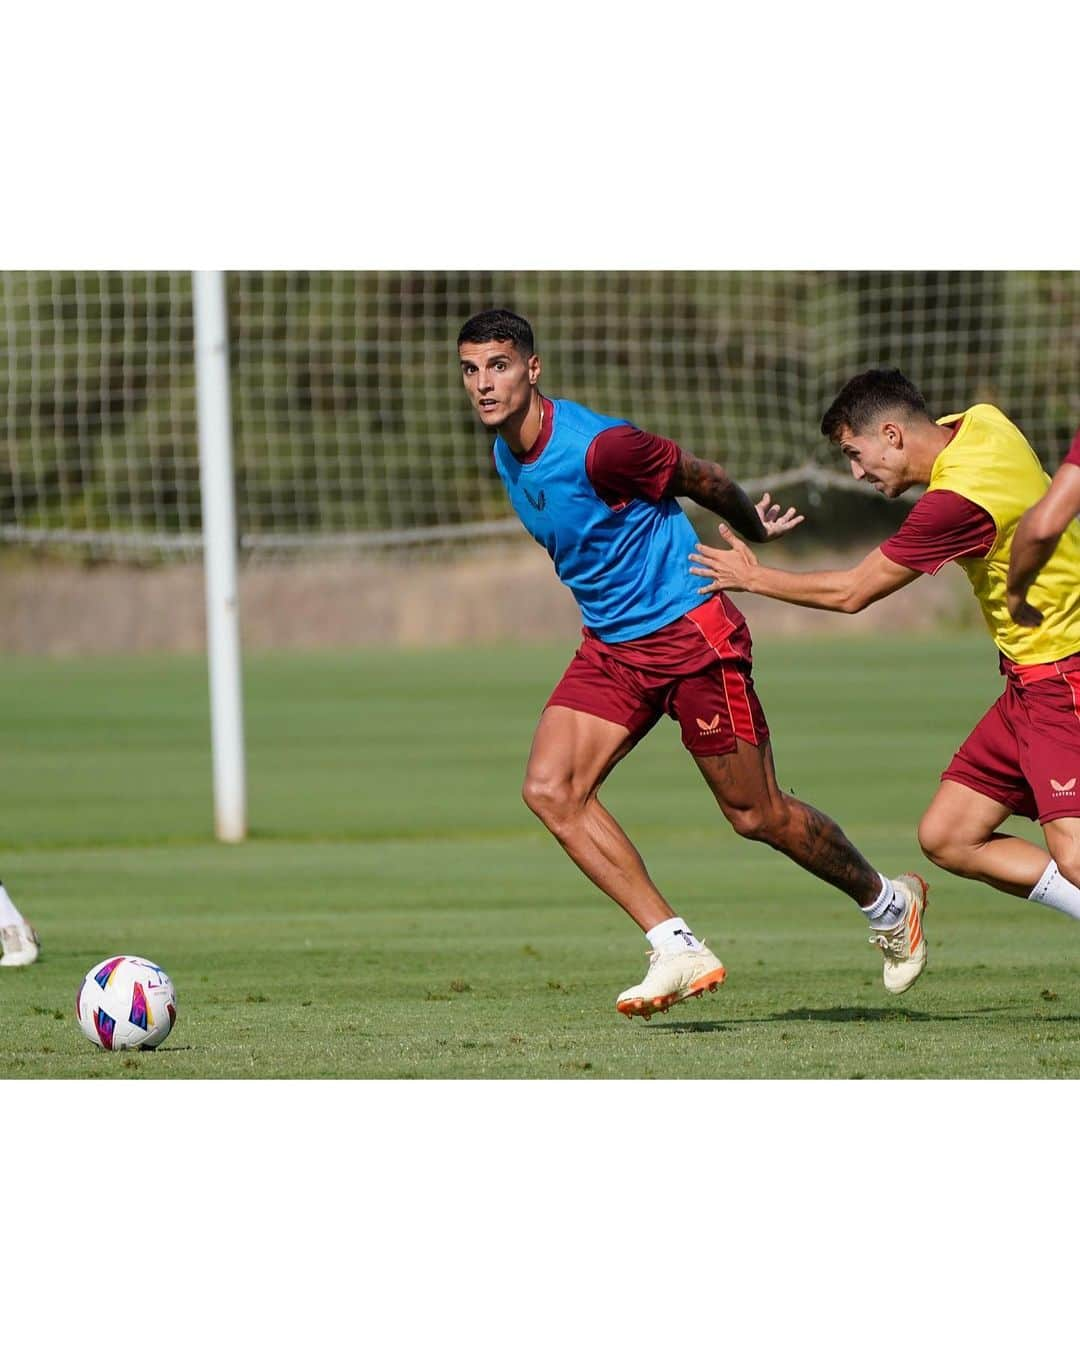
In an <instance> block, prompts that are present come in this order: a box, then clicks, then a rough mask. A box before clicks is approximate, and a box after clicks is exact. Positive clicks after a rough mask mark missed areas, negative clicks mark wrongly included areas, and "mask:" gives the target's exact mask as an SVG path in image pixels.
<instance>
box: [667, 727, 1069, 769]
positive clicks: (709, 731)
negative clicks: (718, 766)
mask: <svg viewBox="0 0 1080 1350" xmlns="http://www.w3.org/2000/svg"><path fill="white" fill-rule="evenodd" d="M694 721H695V722H697V724H698V726H699V727H700V728H701V729H702V731H703V732H704V733H705V735H706V736H708V735H711V734H712V732H714V731H719V730H720V714H719V713H717V714H716V716H715V717H714V718H713V720H712V721H711V722H703V721H702V720H701V718H700V717H695V718H694ZM1073 782H1074V783H1075V782H1076V779H1075V778H1074V779H1073Z"/></svg>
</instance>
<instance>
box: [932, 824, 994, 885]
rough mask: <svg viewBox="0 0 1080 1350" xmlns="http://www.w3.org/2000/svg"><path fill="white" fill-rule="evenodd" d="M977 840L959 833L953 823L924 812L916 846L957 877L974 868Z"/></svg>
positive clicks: (968, 872)
mask: <svg viewBox="0 0 1080 1350" xmlns="http://www.w3.org/2000/svg"><path fill="white" fill-rule="evenodd" d="M983 842H984V841H983V840H980V839H968V838H966V837H965V836H964V835H962V834H960V833H958V831H957V829H956V826H955V823H954V822H952V821H949V820H948V819H946V818H945V817H943V816H937V815H935V814H933V813H932V812H929V811H928V812H927V813H926V815H925V816H923V818H922V820H920V821H919V847H920V848H921V849H922V851H923V853H924V854H925V855H926V857H927V858H929V859H930V861H931V862H932V863H934V865H935V866H937V867H940V868H942V869H943V870H944V871H946V872H955V873H956V874H957V875H958V876H969V875H971V874H973V872H974V871H975V870H976V869H975V867H974V858H975V855H976V853H977V851H978V848H979V845H980V843H983Z"/></svg>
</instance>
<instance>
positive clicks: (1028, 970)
mask: <svg viewBox="0 0 1080 1350" xmlns="http://www.w3.org/2000/svg"><path fill="white" fill-rule="evenodd" d="M913 651H915V652H917V653H921V659H920V660H919V661H918V662H916V661H914V660H913V657H912V652H913ZM568 656H569V651H568V650H567V649H564V648H550V647H548V648H541V649H509V648H505V649H498V650H493V651H483V652H475V651H467V652H466V651H448V652H404V653H398V652H335V653H315V654H310V655H309V654H281V655H261V654H260V655H256V656H251V657H249V658H248V660H247V662H246V672H245V683H246V696H247V735H248V745H249V772H250V801H251V818H252V827H253V838H252V840H251V841H250V842H248V843H247V844H245V845H243V846H240V847H229V846H224V845H219V844H216V843H214V842H212V841H211V839H210V837H209V836H210V827H211V818H212V813H211V807H210V801H209V782H210V757H209V746H208V736H209V729H208V716H207V694H206V674H205V668H204V664H203V662H202V661H201V660H198V659H194V658H192V659H176V658H169V659H167V660H166V659H164V658H146V659H131V660H126V661H118V660H111V661H82V662H66V661H65V662H36V661H28V660H15V661H11V662H8V663H6V665H5V667H4V669H3V670H0V728H2V731H0V735H2V744H3V746H4V751H5V763H6V767H7V773H6V774H5V775H4V776H3V779H2V781H0V836H2V841H3V868H0V875H3V876H4V878H5V880H7V881H8V883H9V885H10V887H11V890H12V893H13V894H14V895H15V897H16V899H17V901H18V902H20V903H22V904H23V905H24V907H25V909H26V911H27V913H28V914H30V915H31V916H32V917H33V918H34V920H35V922H37V923H38V924H39V926H40V927H41V929H42V932H43V935H44V939H45V943H46V947H45V957H44V959H43V960H42V961H41V962H40V963H39V964H38V965H36V966H33V967H30V968H29V969H27V970H25V971H10V972H8V971H5V972H3V973H2V975H0V1074H3V1075H4V1076H8V1077H64V1078H82V1077H106V1078H108V1077H126V1078H132V1077H151V1078H185V1077H207V1078H212V1077H241V1078H242V1077H356V1078H387V1077H452V1078H474V1077H564V1078H565V1077H573V1078H604V1077H632V1078H658V1077H770V1078H788V1077H829V1078H832V1077H842V1078H850V1077H862V1076H865V1077H876V1076H890V1077H969V1076H975V1077H999V1076H1000V1077H1014V1078H1015V1077H1073V1076H1075V1075H1076V1074H1077V1073H1078V1072H1080V1036H1078V1026H1080V1023H1078V1020H1077V1019H1078V1018H1080V999H1078V998H1077V997H1076V993H1075V990H1074V978H1073V973H1072V972H1073V960H1072V951H1073V946H1072V944H1073V942H1074V941H1075V940H1076V937H1077V934H1076V931H1075V930H1074V928H1073V927H1072V925H1071V924H1070V923H1069V922H1068V921H1067V920H1064V919H1062V918H1060V917H1059V916H1057V915H1054V914H1050V913H1047V912H1046V911H1045V910H1041V909H1037V908H1036V907H1035V906H1031V905H1026V904H1024V903H1022V902H1019V901H1014V900H1009V899H1008V898H1006V897H1004V896H999V895H996V894H994V893H993V892H990V891H988V890H985V889H980V888H978V887H975V886H972V885H965V884H964V883H962V882H959V881H956V880H954V879H952V878H950V877H947V876H945V875H943V874H942V873H939V872H936V871H935V870H934V869H933V868H931V867H930V866H929V864H921V865H922V866H923V867H924V869H925V871H926V872H927V874H928V875H929V876H930V880H931V882H932V886H933V891H932V902H931V908H930V912H929V915H928V933H929V941H930V955H931V966H930V970H929V971H928V973H927V975H926V977H925V978H924V979H923V980H922V981H920V983H919V984H918V985H917V986H916V987H915V988H914V989H913V990H912V991H910V993H909V994H908V995H906V996H905V997H904V998H902V999H892V998H889V997H888V996H887V995H886V994H885V992H884V990H883V988H882V987H881V982H880V963H879V959H878V957H877V956H876V955H875V954H874V952H873V951H871V949H870V948H869V946H868V944H867V943H866V934H865V928H864V925H863V924H862V923H861V922H860V921H859V919H858V916H857V915H855V914H854V913H853V909H852V907H851V905H850V903H849V902H848V901H847V900H846V899H845V898H844V897H842V896H840V895H839V894H838V893H835V892H833V891H831V890H830V889H829V888H827V887H825V886H823V885H821V884H820V883H818V882H816V881H815V880H814V879H813V878H811V877H809V876H807V875H805V874H803V873H801V872H799V871H798V869H796V868H794V867H793V866H792V865H791V864H789V863H788V862H787V861H786V860H784V859H782V858H780V857H779V856H778V855H775V854H773V853H772V852H770V851H769V850H767V849H765V848H762V847H761V846H755V845H752V844H749V843H747V842H745V841H742V840H739V839H737V838H736V837H735V836H734V835H732V834H731V832H730V830H729V829H728V828H727V826H726V825H725V824H724V822H723V821H722V819H721V818H720V816H719V813H718V812H717V811H716V808H715V807H714V806H713V805H712V802H711V799H710V798H709V796H708V793H707V791H706V789H705V787H704V784H703V783H702V782H701V780H700V778H699V776H698V774H697V771H696V770H695V769H694V767H693V765H692V763H690V762H689V760H688V759H687V757H686V755H685V753H684V752H683V750H682V748H681V746H680V744H679V740H678V732H677V728H676V727H675V726H674V724H672V723H670V722H668V721H667V720H665V721H664V722H663V723H662V724H661V725H660V726H659V727H657V729H656V731H655V732H654V733H653V734H652V735H651V736H650V738H649V739H648V740H647V741H646V742H645V743H644V744H643V745H642V746H641V747H639V748H638V750H636V751H635V753H634V754H633V755H632V756H631V757H630V758H629V759H628V760H627V761H626V762H625V764H623V765H621V766H620V768H619V769H618V770H617V771H616V773H615V775H613V778H612V780H611V782H610V783H609V784H608V785H607V787H606V788H605V800H606V801H607V803H608V804H609V805H610V806H611V808H612V809H613V810H614V811H615V812H616V814H617V815H618V816H619V818H620V819H621V820H622V821H623V823H624V824H625V825H626V827H627V828H628V830H629V831H630V833H631V835H632V836H633V837H634V838H635V839H636V840H637V841H638V842H639V843H640V844H641V845H642V848H643V851H644V853H645V856H646V859H647V861H648V863H649V866H650V869H651V871H652V873H653V875H654V877H655V878H656V879H657V881H658V883H659V884H660V885H661V886H662V887H663V888H664V889H665V891H666V892H667V893H668V894H669V895H670V896H671V898H672V900H673V902H674V903H676V904H677V905H678V907H679V908H680V910H684V911H685V912H686V915H687V917H688V918H690V919H691V921H692V922H693V923H694V925H695V927H696V928H697V929H698V930H699V931H700V932H701V933H703V934H704V935H705V936H706V937H708V938H709V940H710V942H711V943H712V944H713V945H714V946H715V947H716V949H717V950H718V951H719V952H720V953H721V955H722V956H723V958H724V960H725V963H726V964H727V966H728V968H729V979H728V983H727V985H726V986H725V988H724V990H723V991H722V992H721V993H720V994H718V995H715V996H711V997H708V998H705V999H702V1000H698V1001H695V1002H694V1003H693V1005H692V1006H690V1007H680V1008H676V1009H674V1010H672V1012H670V1013H669V1014H667V1016H666V1017H663V1018H660V1017H657V1018H654V1019H653V1020H652V1022H650V1023H648V1024H643V1023H640V1022H637V1023H633V1024H630V1023H626V1022H625V1021H624V1020H623V1019H621V1018H619V1017H617V1016H616V1014H615V1013H614V1012H613V1002H614V997H615V995H616V994H617V993H618V992H619V990H620V989H621V988H623V987H624V986H625V985H626V984H628V983H631V982H633V981H634V980H636V979H638V978H639V977H640V974H641V972H642V971H643V969H644V956H645V952H644V943H643V941H642V939H641V938H640V936H639V935H638V934H637V932H636V930H635V929H634V928H633V926H632V925H631V924H630V923H629V921H628V920H626V919H625V917H624V916H622V914H621V913H620V912H619V911H618V910H617V909H616V907H615V906H614V905H613V904H611V902H610V901H607V900H605V899H604V898H603V897H601V896H600V895H599V894H598V893H596V892H595V891H594V890H593V889H592V888H591V887H590V886H589V884H588V883H587V882H586V881H585V879H584V878H583V877H582V876H581V875H580V874H579V873H578V872H577V871H576V869H575V868H574V867H573V866H572V865H571V864H570V863H569V862H568V860H567V859H566V858H565V856H564V855H563V853H562V851H561V850H560V849H559V848H558V846H557V845H556V844H555V843H554V841H552V840H551V839H549V838H548V837H547V835H546V834H545V832H544V831H543V830H542V828H541V827H540V826H539V824H538V823H536V822H535V821H534V820H533V819H532V817H531V815H530V814H529V812H528V811H527V810H526V808H525V807H524V805H523V804H522V802H521V800H520V778H521V771H522V767H523V763H524V759H525V755H526V753H527V750H528V745H529V740H530V738H531V735H532V730H533V726H534V724H535V720H536V717H537V715H538V713H539V710H540V708H541V707H542V705H543V702H544V700H545V698H546V696H547V693H548V692H549V690H550V687H551V685H552V684H553V683H554V681H555V680H556V679H557V678H558V675H559V673H560V672H561V670H562V669H563V667H564V666H565V663H566V660H567V659H568ZM757 681H758V688H759V690H760V692H761V695H762V698H763V701H764V702H765V706H766V710H767V712H768V716H769V719H770V723H771V725H772V728H773V732H774V738H775V749H776V756H777V763H778V769H779V774H780V777H781V781H782V782H783V783H784V785H785V786H788V787H792V788H794V789H795V790H796V791H798V792H799V793H800V794H801V795H804V796H806V797H807V798H808V799H809V800H811V801H813V802H814V803H815V804H816V805H818V806H819V807H820V808H821V809H823V810H826V811H828V812H829V813H830V814H832V815H834V816H835V817H836V818H837V819H838V820H840V821H841V823H842V824H843V825H844V827H845V829H846V830H847V831H848V833H849V834H850V835H851V836H852V838H853V839H854V840H855V841H856V843H858V844H859V846H860V847H862V848H863V849H864V851H866V852H867V853H868V855H869V856H871V858H872V859H873V861H874V862H875V863H876V864H877V865H878V866H881V867H883V868H885V869H887V870H889V871H896V870H900V869H903V868H906V867H910V866H913V865H920V859H919V858H918V857H917V850H916V845H915V837H914V832H915V823H916V821H917V819H918V816H919V814H920V812H921V810H922V807H923V806H924V805H925V802H926V801H927V800H929V797H930V795H931V794H932V792H933V791H934V788H935V786H936V782H937V777H938V774H939V773H940V770H941V768H942V767H943V766H944V764H945V763H946V762H947V760H948V758H949V756H950V755H951V753H952V751H953V750H954V749H955V747H956V745H957V744H959V742H960V740H961V739H962V738H963V736H964V735H965V734H966V732H967V731H968V729H969V728H970V726H971V725H972V724H973V723H974V721H975V719H976V718H977V717H978V716H979V715H980V714H981V712H982V711H983V710H984V708H985V707H986V706H987V705H988V704H989V703H990V701H991V700H992V699H993V698H994V697H995V695H996V693H997V690H998V688H999V677H998V676H997V674H996V670H995V666H994V659H993V653H992V651H991V650H990V649H989V647H988V644H987V643H986V641H985V639H981V638H978V637H975V636H971V637H962V638H956V639H949V640H944V639H939V640H926V641H923V640H920V641H919V643H918V644H917V645H916V644H915V643H913V641H912V640H911V639H910V638H906V639H904V640H903V641H888V640H881V639H874V640H865V639H856V640H838V641H830V642H828V643H821V642H811V641H785V642H780V641H777V640H774V639H763V640H762V641H760V642H759V643H758V649H757ZM1022 828H1023V831H1024V832H1026V833H1029V834H1030V833H1031V830H1030V827H1027V826H1024V827H1022ZM120 951H132V952H136V953H138V954H143V955H149V956H152V957H153V958H154V959H156V960H158V961H160V962H161V963H162V964H163V965H164V966H165V967H166V969H168V970H169V971H170V973H171V974H172V976H173V978H174V980H175V982H176V985H177V988H178V993H179V998H180V1021H179V1023H178V1025H177V1028H176V1030H175V1032H174V1033H173V1035H172V1036H171V1037H170V1039H169V1040H168V1041H167V1042H166V1044H165V1046H164V1047H163V1048H162V1050H161V1051H159V1052H157V1053H156V1054H153V1055H115V1056H108V1055H105V1054H103V1053H98V1052H96V1051H95V1050H94V1049H93V1047H91V1046H90V1045H89V1044H88V1043H87V1042H86V1041H84V1040H83V1039H82V1038H81V1036H80V1035H79V1034H78V1032H77V1030H76V1029H75V1025H74V1019H73V1017H72V1015H71V1009H72V1005H73V1001H74V993H75V988H76V986H77V984H78V982H79V980H80V979H81V976H82V974H83V973H84V972H85V970H86V969H87V968H88V967H89V966H90V965H91V964H93V963H94V962H95V961H97V960H100V959H101V958H102V957H104V956H106V955H110V954H112V953H114V952H120Z"/></svg>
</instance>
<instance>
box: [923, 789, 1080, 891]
mask: <svg viewBox="0 0 1080 1350" xmlns="http://www.w3.org/2000/svg"><path fill="white" fill-rule="evenodd" d="M1010 815H1012V812H1011V811H1010V810H1009V808H1008V807H1007V806H1003V805H1002V804H1001V802H996V801H994V800H993V799H992V798H991V797H984V796H983V794H982V793H981V792H976V791H975V789H974V788H969V787H967V786H966V785H965V784H964V783H957V782H954V781H953V780H952V779H951V778H947V779H946V780H945V782H944V783H942V784H941V786H940V787H939V788H938V790H937V792H936V793H935V794H934V799H933V801H931V803H930V805H929V806H928V807H927V808H926V814H925V815H924V816H923V818H922V820H921V821H920V822H919V844H920V846H921V848H922V851H923V852H924V853H925V854H926V856H927V857H928V858H929V859H930V861H931V862H935V863H937V865H938V867H943V868H944V869H945V871H946V872H955V873H956V875H957V876H960V877H970V878H971V880H972V881H983V882H985V883H986V885H988V886H993V887H994V888H995V889H996V890H999V891H1004V892H1005V893H1006V894H1007V895H1019V896H1023V897H1027V896H1029V895H1030V894H1031V890H1032V887H1033V886H1034V885H1035V883H1036V882H1037V881H1038V880H1039V878H1040V877H1041V876H1042V874H1043V872H1045V871H1046V867H1047V865H1048V863H1049V862H1050V857H1049V854H1047V852H1046V851H1045V849H1041V848H1040V847H1039V846H1038V844H1032V843H1030V842H1029V841H1028V840H1027V839H1018V838H1017V837H1016V836H1015V835H1011V834H1001V833H999V831H998V826H999V825H1001V824H1002V823H1003V822H1004V821H1005V820H1007V819H1008V818H1009V816H1010ZM1058 823H1059V822H1057V821H1053V822H1051V824H1049V825H1047V826H1046V837H1047V840H1048V841H1049V839H1050V831H1051V830H1052V829H1053V827H1054V826H1055V825H1057V824H1058ZM1060 823H1061V824H1063V825H1064V824H1065V822H1064V821H1062V822H1060ZM1073 824H1074V825H1080V822H1076V821H1074V822H1073ZM1057 833H1059V834H1061V835H1062V836H1063V837H1064V831H1059V832H1057ZM1058 867H1059V869H1060V870H1061V871H1062V872H1064V870H1065V869H1064V868H1062V867H1061V863H1060V862H1059V863H1058ZM1066 875H1069V874H1068V873H1066ZM1071 879H1072V878H1071V877H1070V880H1071Z"/></svg>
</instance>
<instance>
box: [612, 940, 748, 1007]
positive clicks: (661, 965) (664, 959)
mask: <svg viewBox="0 0 1080 1350" xmlns="http://www.w3.org/2000/svg"><path fill="white" fill-rule="evenodd" d="M726 975H727V971H726V970H725V969H724V967H723V965H722V964H721V963H720V961H719V959H718V958H717V957H716V956H714V955H713V953H712V952H711V951H709V949H708V947H704V946H703V947H702V948H701V950H700V951H696V952H691V951H687V949H686V948H685V947H682V946H675V947H672V948H670V949H669V948H666V947H661V948H659V949H658V950H657V951H651V952H650V953H649V969H648V970H647V971H646V972H645V978H644V979H643V980H642V981H641V983H640V984H635V985H634V986H633V988H631V989H624V990H623V992H622V993H621V994H620V995H619V997H618V998H617V999H616V1000H615V1009H616V1011H617V1012H621V1013H623V1014H624V1015H625V1016H627V1017H644V1018H645V1020H646V1021H648V1020H649V1018H650V1017H651V1016H652V1015H653V1013H654V1012H667V1010H668V1009H669V1008H670V1007H671V1005H672V1004H673V1003H681V1002H682V1000H683V999H684V998H700V997H701V995H702V994H704V993H705V992H706V990H707V991H708V992H709V993H712V992H713V990H715V989H719V988H720V986H721V985H722V984H723V983H724V979H725V977H726Z"/></svg>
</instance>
